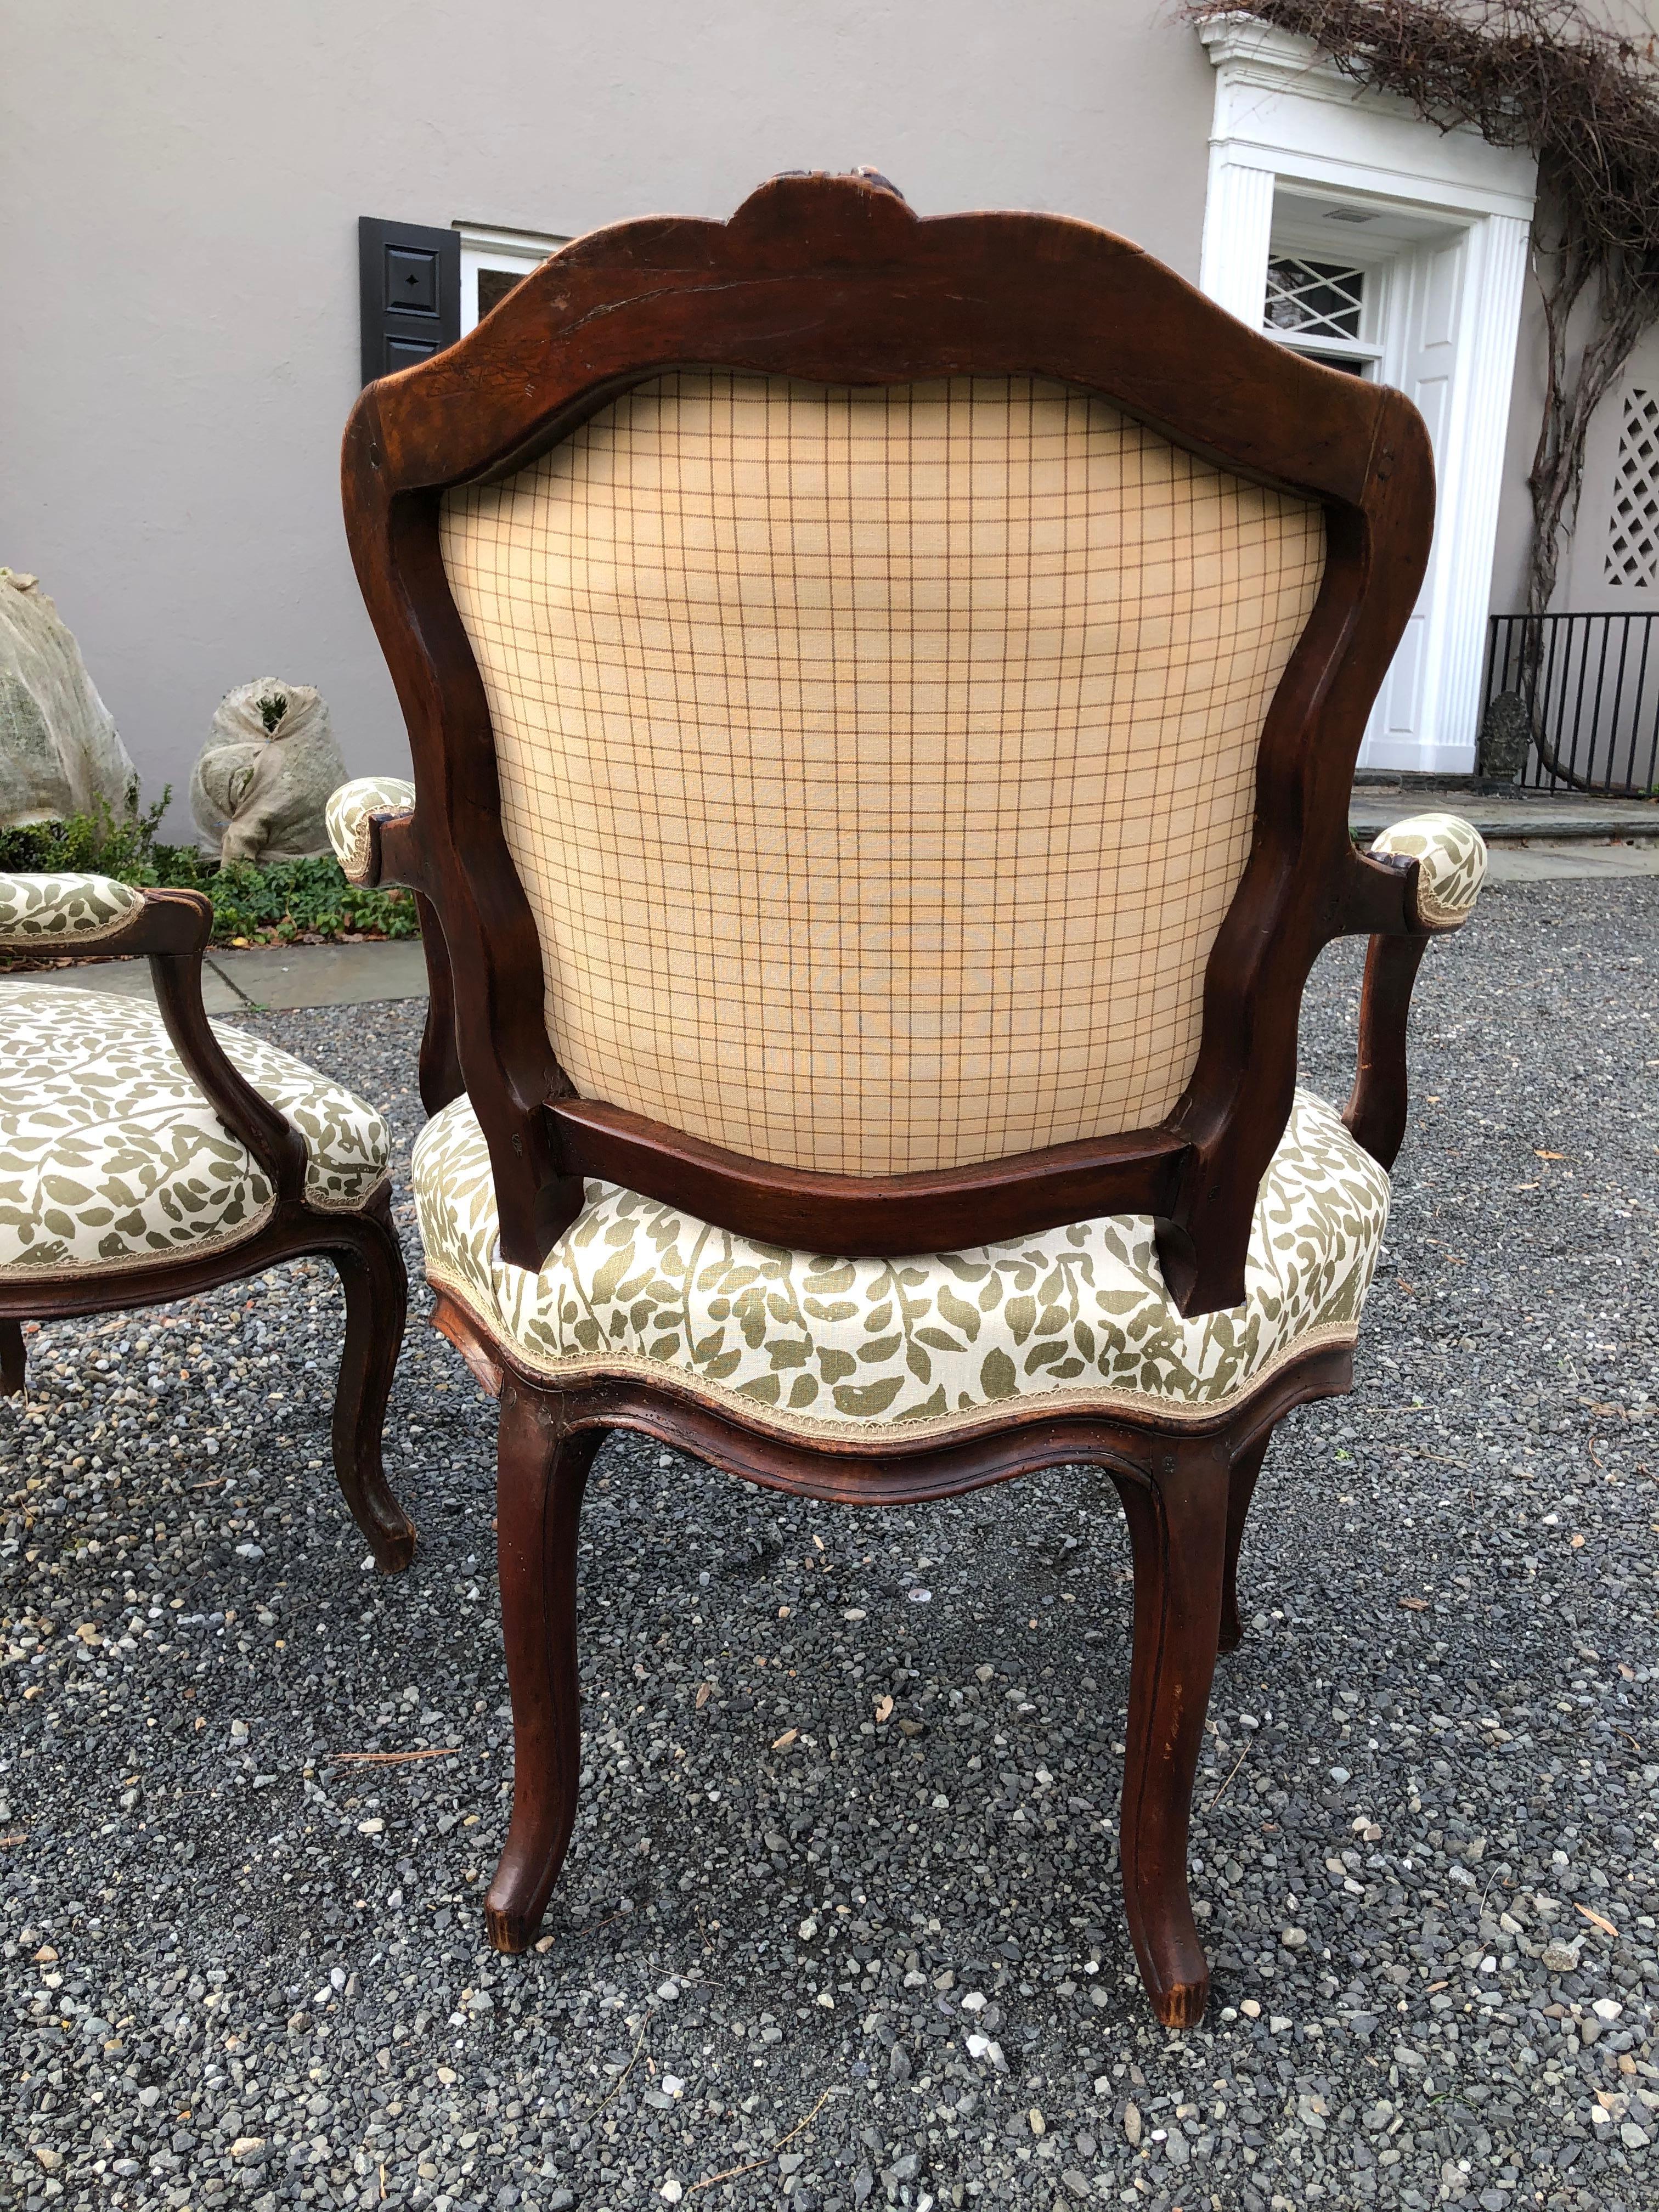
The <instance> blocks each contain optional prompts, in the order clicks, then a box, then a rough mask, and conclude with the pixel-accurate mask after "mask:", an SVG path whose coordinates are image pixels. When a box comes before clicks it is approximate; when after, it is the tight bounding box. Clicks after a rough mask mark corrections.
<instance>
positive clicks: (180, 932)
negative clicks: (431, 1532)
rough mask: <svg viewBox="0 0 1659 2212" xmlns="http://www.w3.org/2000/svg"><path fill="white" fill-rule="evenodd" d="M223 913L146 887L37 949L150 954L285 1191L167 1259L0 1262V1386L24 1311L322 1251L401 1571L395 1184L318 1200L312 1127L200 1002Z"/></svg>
mask: <svg viewBox="0 0 1659 2212" xmlns="http://www.w3.org/2000/svg"><path fill="white" fill-rule="evenodd" d="M212 927H213V906H212V902H211V901H210V899H208V898H207V897H205V896H204V895H203V894H202V893H201V892H199V891H185V890H146V891H145V892H144V894H143V905H142V906H140V907H137V908H135V909H134V910H133V911H132V913H131V915H128V916H127V917H126V919H125V920H124V921H121V922H119V923H118V924H117V925H116V926H115V927H112V928H110V929H107V930H103V931H100V933H98V935H97V937H96V939H95V940H93V939H77V940H67V941H64V942H62V943H60V942H59V941H58V940H56V939H44V940H40V941H39V942H38V945H33V946H32V947H31V949H32V950H39V951H42V952H51V951H59V950H62V951H75V952H77V953H79V952H82V951H92V950H94V949H95V950H96V951H98V952H99V953H100V955H104V956H107V957H112V958H114V957H119V956H122V955H125V954H132V953H143V954H145V955H147V956H148V957H149V966H150V974H151V976H152V977H153V979H154V982H155V1000H156V1005H157V1006H158V1008H159V1010H160V1012H161V1019H162V1021H163V1022H164V1023H165V1024H166V1026H167V1035H168V1036H169V1037H170V1038H171V1039H172V1041H173V1049H174V1051H176V1052H177V1054H178V1055H179V1059H180V1060H182V1061H183V1063H184V1066H185V1073H187V1074H188V1075H189V1076H190V1079H191V1081H192V1082H193V1083H194V1084H195V1085H197V1089H198V1090H199V1091H201V1092H202V1094H203V1096H204V1097H205V1098H206V1100H207V1102H208V1103H209V1104H210V1106H211V1107H212V1109H213V1110H214V1112H215V1113H216V1115H218V1117H219V1119H220V1120H221V1121H222V1122H223V1123H224V1125H225V1127H227V1128H228V1130H230V1131H231V1133H233V1135H234V1136H236V1137H237V1138H239V1139H240V1141H241V1142H242V1143H243V1144H244V1145H245V1146H246V1147H247V1150H248V1152H249V1153H250V1154H251V1155H252V1158H253V1159H254V1160H255V1161H257V1163H258V1165H259V1166H260V1168H262V1169H263V1170H264V1173H265V1175H266V1176H267V1177H268V1178H269V1180H270V1184H271V1187H272V1188H273V1190H274V1191H275V1193H276V1204H275V1206H273V1207H272V1209H271V1211H270V1214H269V1215H268V1216H267V1217H266V1218H265V1219H264V1221H263V1222H262V1223H261V1224H260V1225H259V1226H258V1229H257V1230H255V1231H254V1232H253V1234H252V1236H251V1237H245V1238H243V1239H241V1240H240V1241H239V1242H237V1243H233V1244H216V1245H215V1246H213V1247H212V1248H211V1249H209V1250H206V1251H203V1252H199V1253H192V1252H191V1250H190V1249H189V1247H188V1246H185V1248H183V1249H181V1250H180V1251H179V1252H178V1253H177V1254H176V1255H170V1256H168V1257H167V1258H164V1259H160V1260H153V1261H140V1262H132V1261H127V1262H125V1263H121V1262H117V1263H112V1265H111V1266H109V1267H100V1268H97V1269H95V1270H93V1271H90V1272H88V1273H83V1274H76V1273H63V1274H58V1275H52V1276H50V1277H47V1278H45V1279H41V1278H39V1277H36V1278H33V1279H29V1280H27V1281H19V1282H15V1283H13V1282H8V1280H7V1279H6V1277H5V1275H4V1274H3V1273H0V1390H3V1391H4V1392H6V1393H7V1394H11V1393H15V1392H21V1390H22V1389H24V1387H25V1358H24V1346H23V1333H22V1323H23V1322H24V1321H25V1320H57V1319H63V1318H67V1317H69V1316H75V1315H80V1314H92V1313H112V1312H119V1311H121V1310H124V1309H125V1308H128V1307H131V1306H146V1305H161V1304H166V1303H167V1301H168V1300H170V1299H173V1298H182V1297H192V1296H193V1295H194V1294H195V1293H196V1292H197V1291H210V1290H216V1289H217V1288H218V1287H219V1285H221V1284H223V1283H234V1282H238V1281H240V1280H242V1279H245V1278H246V1277H248V1276H250V1275H257V1274H259V1273H262V1272H263V1271H264V1269H265V1268H267V1267H273V1266H275V1265H276V1264H277V1263H278V1262H279V1261H284V1260H297V1259H301V1258H305V1257H307V1256H308V1255H313V1254H320V1255H326V1256H327V1258H328V1259H329V1260H330V1261H332V1263H333V1265H334V1267H335V1269H336V1271H337V1273H338V1275H339V1278H340V1285H341V1288H342V1289H343V1291H344V1293H345V1307H346V1315H345V1340H344V1344H343V1347H342V1350H341V1354H340V1371H339V1378H338V1382H337V1385H336V1389H335V1398H334V1413H333V1424H332V1427H333V1436H332V1442H333V1452H334V1471H335V1474H336V1476H337V1479H338V1481H339V1485H340V1490H341V1492H342V1495H343V1497H344V1498H345V1502H346V1504H347V1505H348V1506H349V1508H350V1510H351V1515H352V1518H353V1519H354V1520H355V1521H356V1523H357V1526H358V1527H359V1528H361V1529H362V1533H363V1534H364V1535H365V1536H366V1537H367V1538H368V1542H369V1546H370V1547H371V1549H372V1550H373V1552H374V1559H375V1563H376V1565H378V1566H380V1568H381V1569H382V1571H385V1572H386V1573H388V1574H391V1573H396V1572H397V1571H398V1570H399V1569H401V1568H403V1567H405V1566H407V1565H409V1562H410V1559H411V1557H412V1556H413V1554H414V1549H415V1525H414V1523H413V1522H412V1521H410V1517H409V1516H408V1515H407V1514H406V1513H405V1512H404V1510H403V1508H402V1506H401V1505H399V1504H398V1501H397V1499H396V1498H395V1497H393V1495H392V1491H391V1489H390V1487H389V1486H388V1485H387V1482H386V1474H385V1469H384V1467H383V1465H382V1462H381V1431H382V1429H383V1427H384V1425H385V1420H386V1404H387V1401H388V1399H389V1397H390V1395H391V1391H392V1375H393V1372H394V1370H396V1367H397V1364H398V1347H399V1346H401V1344H402V1342H403V1334H404V1319H405V1316H406V1313H407V1307H408V1291H409V1285H408V1279H407V1276H406V1274H405V1273H404V1260H403V1249H402V1247H401V1245H400V1244H399V1243H398V1232H397V1230H396V1229H395V1228H394V1226H393V1225H392V1185H391V1182H390V1180H388V1181H386V1182H384V1183H382V1185H381V1186H380V1189H379V1190H377V1191H376V1192H375V1193H374V1195H373V1196H372V1197H371V1198H370V1199H369V1200H368V1202H367V1204H366V1205H364V1206H360V1207H356V1208H354V1209H352V1210H350V1211H345V1210H343V1209H342V1210H339V1211H335V1210H332V1209H330V1208H327V1207H323V1206H313V1205H312V1204H311V1203H310V1202H309V1201H308V1200H307V1196H306V1170H307V1149H306V1141H305V1139H304V1137H303V1136H302V1135H301V1133H300V1132H299V1130H297V1129H296V1128H295V1127H293V1126H292V1124H291V1123H289V1121H286V1120H285V1119H284V1118H283V1115H281V1114H280V1113H279V1112H278V1111H277V1110H276V1108H275V1107H274V1106H273V1105H271V1104H270V1101H269V1100H268V1099H266V1098H264V1097H262V1096H261V1095H260V1093H259V1092H258V1091H256V1090H255V1089H254V1087H253V1085H252V1084H251V1083H250V1082H249V1081H248V1080H247V1079H246V1077H245V1076H244V1075H242V1074H241V1073H240V1072H239V1071H238V1070H237V1069H236V1068H235V1067H234V1066H233V1065H232V1063H231V1061H230V1060H228V1058H227V1057H226V1054H225V1051H224V1048H223V1047H222V1044H221V1043H220V1042H219V1040H218V1038H217V1036H216V1035H215V1034H214V1030H213V1025H212V1024H211V1023H210V1021H209V1019H208V1018H207V1013H206V1010H205V1009H204V1006H203V1003H202V956H203V954H204V951H206V949H207V944H208V939H209V936H210V932H211V930H212Z"/></svg>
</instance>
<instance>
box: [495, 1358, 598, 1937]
mask: <svg viewBox="0 0 1659 2212" xmlns="http://www.w3.org/2000/svg"><path fill="white" fill-rule="evenodd" d="M603 1436H604V1431H603V1430H600V1429H597V1428H594V1429H583V1430H578V1431H576V1432H575V1433H574V1435H572V1434H570V1433H568V1432H567V1431H565V1429H564V1426H563V1408H562V1401H561V1400H560V1398H559V1396H558V1395H557V1393H556V1392H554V1391H542V1390H535V1389H526V1387H525V1386H524V1385H523V1384H522V1383H518V1382H516V1381H515V1380H514V1379H513V1377H512V1376H506V1377H504V1378H503V1381H502V1383H501V1434H500V1438H499V1441H498V1443H497V1445H496V1462H497V1477H496V1509H495V1510H496V1550H497V1555H498V1558H499V1561H500V1567H501V1626H502V1630H503V1632H504V1633H505V1637H506V1641H507V1686H508V1688H509V1690H510V1691H511V1692H512V1698H513V1817H512V1820H511V1821H510V1823H509V1824H508V1826H507V1841H506V1843H505V1844H503V1845H502V1847H501V1860H500V1863H498V1864H497V1866H496V1869H495V1879H494V1880H493V1881H491V1883H490V1885H489V1896H488V1897H487V1898H486V1899H484V1924H485V1927H486V1929H487V1930H488V1933H489V1941H490V1942H491V1944H492V1945H493V1946H494V1947H495V1949H496V1950H498V1951H524V1950H527V1949H528V1948H529V1947H530V1945H531V1943H532V1942H533V1940H534V1938H535V1934H536V1930H537V1929H538V1928H539V1927H540V1925H541V1921H542V1915H543V1914H544V1912H545V1911H546V1910H547V1900H548V1899H549V1898H550V1896H551V1895H552V1893H553V1885H554V1883H555V1882H556V1881H557V1880H558V1878H559V1869H560V1868H561V1867H562V1865H563V1864H564V1855H565V1853H566V1851H567V1850H568V1849H569V1847H570V1833H571V1830H572V1829H573V1828H574V1826H575V1824H576V1788H577V1782H578V1778H579V1777H580V1772H581V1693H580V1682H579V1677H578V1672H577V1664H576V1537H577V1530H578V1526H579V1524H580V1518H581V1504H582V1493H583V1492H584V1491H585V1490H586V1486H587V1474H588V1469H589V1468H591V1467H592V1464H593V1455H594V1454H595V1452H596V1451H597V1450H598V1449H599V1444H600V1442H601V1440H602V1438H603Z"/></svg>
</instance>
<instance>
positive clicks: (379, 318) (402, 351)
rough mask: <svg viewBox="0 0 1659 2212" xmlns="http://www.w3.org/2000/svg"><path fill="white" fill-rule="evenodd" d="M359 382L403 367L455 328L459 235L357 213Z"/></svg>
mask: <svg viewBox="0 0 1659 2212" xmlns="http://www.w3.org/2000/svg"><path fill="white" fill-rule="evenodd" d="M357 264H358V270H359V274H360V278H361V283H362V317H363V382H364V383H365V384H372V383H373V382H374V379H375V378H376V377H377V376H386V375H388V374H390V373H391V371H392V370H393V369H394V368H409V367H410V366H411V364H412V363H414V362H417V361H424V360H426V359H427V357H428V355H431V354H435V353H437V352H440V351H441V349H442V348H443V347H445V346H447V345H453V344H454V343H455V341H456V339H457V338H458V337H459V336H460V335H461V241H460V239H459V235H458V234H456V233H455V232H454V231H453V230H426V229H423V228H422V227H421V225H420V224H419V223H415V222H381V221H380V219H379V217H378V216H372V215H366V216H359V217H358V221H357Z"/></svg>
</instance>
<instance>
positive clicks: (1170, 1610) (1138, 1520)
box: [1114, 1438, 1228, 2027]
mask: <svg viewBox="0 0 1659 2212" xmlns="http://www.w3.org/2000/svg"><path fill="white" fill-rule="evenodd" d="M1156 1465H1157V1469H1158V1471H1157V1473H1156V1474H1154V1475H1153V1477H1152V1480H1151V1481H1150V1482H1134V1481H1131V1480H1129V1479H1128V1477H1127V1476H1124V1475H1118V1476H1115V1478H1114V1479H1115V1481H1116V1483H1117V1486H1118V1491H1119V1494H1120V1496H1121V1498H1122V1500H1123V1510H1124V1516H1125V1518H1126V1519H1127V1522H1128V1524H1129V1541H1130V1545H1131V1547H1132V1550H1133V1555H1134V1574H1135V1597H1134V1652H1133V1659H1132V1661H1131V1662H1130V1670H1129V1722H1128V1730H1127V1755H1126V1757H1125V1759H1124V1762H1123V1805H1122V1812H1121V1825H1120V1829H1119V1836H1120V1853H1121V1860H1122V1872H1123V1903H1124V1908H1125V1911H1126V1913H1127V1918H1128V1923H1129V1936H1130V1940H1131V1941H1132V1942H1133V1945H1134V1948H1135V1957H1136V1958H1137V1960H1139V1964H1140V1975H1141V1979H1142V1981H1143V1982H1145V1984H1146V1993H1147V1995H1148V1996H1150V1997H1151V1999H1152V2008H1153V2010H1154V2011H1155V2012H1156V2013H1157V2015H1158V2018H1159V2020H1160V2021H1163V2023H1164V2027H1194V2026H1195V2025H1196V2024H1197V2022H1198V2021H1200V2019H1201V2018H1202V2016H1203V2013H1204V2008H1205V2005H1206V2002H1208V1999H1209V1993H1210V1969H1209V1963H1208V1961H1207V1960H1206V1958H1205V1956H1204V1949H1203V1946H1202V1945H1201V1944H1200V1942H1199V1940H1198V1930H1197V1928H1196V1927H1195V1926H1194V1921H1193V1909H1192V1904H1191V1901H1190V1899H1189V1898H1188V1893H1187V1828H1188V1818H1189V1815H1190V1812H1191V1807H1192V1795H1193V1779H1194V1775H1195V1774H1196V1773H1197V1771H1198V1754H1199V1751H1200V1747H1201V1745H1202V1742H1203V1737H1204V1720H1205V1716H1206V1713H1207V1711H1208V1710H1209V1703H1210V1678H1211V1676H1212V1674H1213V1673H1214V1671H1215V1658H1216V1645H1217V1641H1218V1634H1219V1631H1220V1626H1221V1586H1222V1580H1223V1575H1224V1571H1225V1559H1226V1549H1227V1490H1228V1484H1227V1465H1226V1462H1225V1457H1221V1456H1218V1449H1217V1445H1216V1443H1214V1441H1213V1440H1212V1439H1208V1438H1206V1439H1202V1440H1198V1439H1195V1440H1194V1441H1193V1442H1191V1443H1176V1444H1175V1445H1173V1446H1172V1447H1171V1448H1170V1449H1168V1450H1166V1451H1165V1452H1164V1454H1163V1455H1162V1456H1161V1458H1160V1459H1159V1460H1158V1462H1156Z"/></svg>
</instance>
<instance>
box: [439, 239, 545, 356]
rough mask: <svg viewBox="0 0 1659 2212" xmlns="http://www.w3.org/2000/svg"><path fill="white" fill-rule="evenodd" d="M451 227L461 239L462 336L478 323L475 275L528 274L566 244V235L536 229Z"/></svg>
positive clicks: (473, 328)
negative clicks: (488, 272) (490, 272)
mask: <svg viewBox="0 0 1659 2212" xmlns="http://www.w3.org/2000/svg"><path fill="white" fill-rule="evenodd" d="M453 228H454V229H455V230H457V231H459V234H460V240H461V336H462V337H465V336H466V334H467V332H468V331H471V330H476V329H477V324H478V274H479V271H480V270H485V269H500V270H505V271H507V273H508V274H509V275H511V276H528V275H529V274H530V272H531V270H532V269H539V268H540V267H541V264H543V262H544V261H545V260H546V258H547V257H548V255H549V254H550V253H555V252H557V251H558V249H559V247H560V246H568V245H569V243H570V240H569V238H568V236H566V237H563V238H558V237H555V236H553V235H552V234H550V233H547V232H544V231H539V230H500V229H496V228H492V227H490V226H489V225H487V224H484V223H475V222H457V223H455V224H454V225H453Z"/></svg>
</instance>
